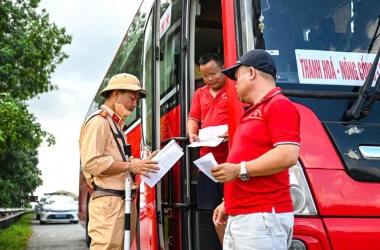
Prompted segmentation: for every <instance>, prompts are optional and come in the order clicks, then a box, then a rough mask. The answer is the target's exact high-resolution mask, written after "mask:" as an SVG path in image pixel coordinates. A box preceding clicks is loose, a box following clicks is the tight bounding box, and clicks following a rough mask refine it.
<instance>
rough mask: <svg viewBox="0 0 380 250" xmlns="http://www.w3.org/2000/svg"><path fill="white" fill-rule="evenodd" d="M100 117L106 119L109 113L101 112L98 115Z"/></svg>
mask: <svg viewBox="0 0 380 250" xmlns="http://www.w3.org/2000/svg"><path fill="white" fill-rule="evenodd" d="M98 115H100V116H102V117H104V118H106V117H107V112H106V111H104V110H100V111H99V113H98Z"/></svg>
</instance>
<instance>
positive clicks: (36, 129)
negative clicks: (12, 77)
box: [0, 93, 55, 207]
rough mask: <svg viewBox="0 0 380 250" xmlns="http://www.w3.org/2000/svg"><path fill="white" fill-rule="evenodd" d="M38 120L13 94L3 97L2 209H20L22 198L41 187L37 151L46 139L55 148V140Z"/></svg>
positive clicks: (0, 115) (0, 121) (0, 119)
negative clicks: (11, 207)
mask: <svg viewBox="0 0 380 250" xmlns="http://www.w3.org/2000/svg"><path fill="white" fill-rule="evenodd" d="M35 120H36V118H35V117H34V115H33V114H30V113H29V112H28V109H27V105H26V104H25V103H24V102H23V101H21V100H19V99H13V98H12V97H11V96H10V94H5V93H2V94H0V170H1V172H2V174H1V175H0V204H1V206H3V207H4V206H5V207H7V206H16V207H17V206H19V203H20V200H21V198H22V197H23V196H26V195H27V194H28V193H33V191H34V190H35V189H36V188H37V187H38V186H40V185H42V180H41V179H40V178H39V176H40V175H41V171H40V170H39V169H38V168H37V164H38V152H37V148H38V147H39V146H40V144H41V143H42V140H43V138H45V139H46V141H47V143H48V144H49V145H51V144H55V138H54V136H53V135H51V134H49V133H47V132H45V131H43V130H41V126H40V124H39V123H36V122H35ZM16 190H17V191H16Z"/></svg>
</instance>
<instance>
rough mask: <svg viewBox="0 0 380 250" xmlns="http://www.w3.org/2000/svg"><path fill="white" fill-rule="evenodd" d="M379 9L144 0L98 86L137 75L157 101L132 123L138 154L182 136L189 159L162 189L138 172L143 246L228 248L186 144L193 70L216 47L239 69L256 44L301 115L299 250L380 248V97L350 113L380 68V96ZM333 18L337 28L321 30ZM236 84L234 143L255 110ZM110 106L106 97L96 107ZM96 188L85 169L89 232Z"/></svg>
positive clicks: (145, 104)
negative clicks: (199, 200) (201, 198)
mask: <svg viewBox="0 0 380 250" xmlns="http://www.w3.org/2000/svg"><path fill="white" fill-rule="evenodd" d="M363 13H366V14H363ZM376 13H377V14H376ZM378 13H380V6H379V4H378V3H377V2H376V1H375V0H368V1H356V0H335V1H329V2H323V1H317V0H293V1H292V0H285V1H281V2H280V1H260V0H234V1H233V0H209V1H202V0H199V1H195V0H183V1H161V2H160V6H158V3H157V2H156V1H154V0H150V1H148V0H146V1H142V4H141V7H140V9H139V12H138V13H137V15H136V18H135V20H134V21H133V23H132V25H131V27H130V28H129V30H128V32H127V34H126V36H125V38H124V40H123V42H122V44H121V46H120V49H119V52H118V53H117V55H116V56H115V59H114V61H113V63H112V64H111V66H110V68H109V70H108V72H107V74H106V76H105V78H104V80H103V82H102V85H101V86H100V88H99V89H102V88H104V86H105V85H106V84H107V81H108V79H109V77H110V76H112V75H113V74H115V73H121V72H124V71H126V72H127V73H133V74H135V75H137V76H138V77H139V79H141V81H142V84H143V85H144V88H145V89H147V91H148V93H149V96H148V98H147V99H146V100H141V102H142V104H141V105H140V107H139V108H138V109H137V110H136V111H135V114H133V117H131V118H128V119H127V124H128V126H129V128H128V130H127V132H126V138H127V140H128V142H129V143H130V144H131V145H132V155H133V156H134V157H139V158H140V157H144V155H145V153H146V152H147V151H152V150H155V149H158V148H160V147H163V146H165V144H166V143H167V142H168V141H170V140H171V139H174V140H176V141H177V142H178V144H179V145H180V146H181V147H182V148H183V149H184V153H185V154H184V156H183V157H182V158H181V159H180V160H179V161H178V162H177V163H176V164H175V165H174V166H173V167H172V168H171V170H170V171H169V172H168V173H167V174H166V175H165V176H164V177H163V179H161V181H160V182H159V183H158V184H157V185H156V186H155V187H153V188H150V187H149V186H148V185H146V184H145V183H144V182H143V181H142V180H140V178H139V177H138V176H137V178H136V182H137V183H138V184H139V189H138V196H137V198H136V200H135V202H136V205H137V207H138V210H139V218H138V227H137V234H136V237H135V239H134V242H133V246H132V249H142V250H145V249H156V250H161V249H175V250H177V249H184V250H185V249H199V250H202V249H221V248H220V245H218V241H217V240H215V239H216V238H215V237H216V236H215V235H214V234H213V232H211V231H212V230H211V229H212V226H210V225H212V223H210V222H211V221H209V218H210V214H209V213H204V212H202V211H198V210H197V209H196V192H195V190H196V183H197V182H196V181H197V180H196V177H195V176H196V171H197V169H196V168H195V166H194V165H193V163H192V161H193V160H195V159H197V157H199V155H197V151H196V150H192V149H190V148H187V147H186V146H187V145H188V140H187V137H186V117H187V113H188V110H189V106H190V104H191V97H192V94H193V93H194V91H195V89H194V86H193V84H192V83H193V82H194V76H193V71H194V67H193V65H194V64H195V63H197V60H198V59H199V56H200V55H201V54H202V53H204V52H207V51H210V50H213V51H218V52H220V53H221V54H223V56H224V62H225V66H226V67H229V66H231V65H233V64H234V63H235V62H236V61H237V60H238V58H239V57H240V56H241V55H242V54H243V53H245V52H246V51H247V50H249V49H254V48H264V47H260V46H264V45H265V49H266V50H267V51H269V52H270V53H272V55H273V56H274V58H275V61H276V64H277V68H278V69H277V85H278V86H279V87H281V89H282V92H283V94H284V95H286V96H288V97H289V99H291V100H292V101H293V102H294V103H295V105H296V107H297V109H298V111H299V113H300V115H301V147H300V154H299V162H298V164H297V166H294V167H293V168H292V171H290V175H291V176H293V177H294V176H295V182H294V183H292V181H291V186H292V188H291V191H292V197H293V195H294V197H293V205H294V207H295V224H294V234H293V241H292V246H291V248H290V250H292V249H298V250H299V249H301V250H302V249H308V250H350V249H371V250H372V249H380V247H379V244H378V239H379V238H380V193H379V192H378V190H379V188H380V187H379V185H380V184H379V183H380V133H378V131H379V129H380V116H379V115H378V114H379V112H380V105H379V102H378V98H375V99H374V100H375V101H374V104H373V106H372V107H371V108H370V112H369V115H363V113H362V116H360V117H354V118H352V117H351V118H350V116H349V113H350V112H347V111H349V110H350V109H352V107H353V103H354V102H355V101H358V100H360V91H361V90H362V89H363V88H364V87H363V83H364V82H365V80H366V77H367V76H368V74H369V72H370V70H371V66H372V64H373V65H374V72H375V80H374V81H373V83H372V82H371V83H372V84H370V87H369V88H368V91H367V93H366V94H368V96H366V97H365V98H364V99H365V100H366V101H365V103H368V99H369V98H370V97H371V96H373V95H374V93H376V87H375V86H376V79H377V77H379V75H380V64H378V63H373V61H374V58H375V53H376V52H377V50H378V47H379V45H380V41H377V40H376V39H374V41H372V40H373V39H372V38H376V33H375V31H376V25H377V21H378V20H377V16H378ZM260 16H263V17H264V18H260ZM170 18H171V19H170ZM260 20H261V21H260ZM263 20H264V21H263ZM331 20H333V21H334V22H335V27H334V29H335V31H334V32H331V31H330V32H331V33H330V35H329V36H322V32H323V28H324V25H326V24H325V23H327V21H331ZM260 22H263V23H264V29H263V31H262V32H261V31H260V29H259V27H260V26H259V25H258V24H259V23H260ZM379 24H380V21H379ZM363 30H365V31H366V32H367V33H365V34H364V33H363V34H362V33H361V32H363ZM297 32H299V35H297V34H298V33H297ZM335 38H336V39H335ZM314 39H315V40H314ZM318 39H319V40H318ZM333 39H335V40H334V41H332V40H333ZM330 40H331V41H330ZM379 40H380V39H379ZM327 42H328V43H330V44H329V45H326V43H327ZM263 44H264V45H263ZM369 44H372V47H373V51H371V53H367V48H368V45H369ZM289 51H290V53H289ZM136 65H137V66H136ZM371 85H372V87H371ZM227 88H228V90H227V93H228V119H229V120H228V127H229V136H230V141H229V142H230V146H231V145H232V143H234V133H235V130H236V127H237V126H238V124H239V120H240V117H241V115H242V113H243V109H242V107H243V106H244V105H243V104H242V103H241V102H240V101H239V100H238V98H237V94H236V90H235V82H234V81H231V80H229V79H227ZM149 98H150V99H149ZM100 104H102V101H101V100H100V99H99V98H95V99H94V102H93V103H92V104H91V108H90V110H89V111H88V114H90V113H92V111H93V110H94V109H96V108H98V107H99V105H100ZM376 131H377V132H376ZM293 169H294V170H293ZM291 179H292V178H291ZM91 194H92V190H91V188H90V187H88V185H87V184H86V182H85V179H84V177H83V174H82V173H81V172H80V191H79V198H78V200H79V220H80V223H81V225H82V226H83V227H84V228H86V227H87V212H88V211H87V204H88V202H89V200H90V197H91ZM210 230H211V231H210ZM208 231H210V232H208ZM202 234H203V235H205V236H206V237H208V241H207V242H205V241H204V239H203V238H204V237H202ZM86 235H87V231H86Z"/></svg>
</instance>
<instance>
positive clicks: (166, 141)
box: [161, 137, 189, 146]
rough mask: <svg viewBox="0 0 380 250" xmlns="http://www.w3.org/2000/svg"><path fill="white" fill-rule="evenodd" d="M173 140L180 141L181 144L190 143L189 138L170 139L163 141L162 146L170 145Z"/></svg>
mask: <svg viewBox="0 0 380 250" xmlns="http://www.w3.org/2000/svg"><path fill="white" fill-rule="evenodd" d="M171 140H175V141H179V142H188V141H189V138H188V137H171V138H169V139H166V140H163V141H162V142H161V146H164V145H166V144H168V143H169V142H170V141H171Z"/></svg>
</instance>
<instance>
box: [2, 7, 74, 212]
mask: <svg viewBox="0 0 380 250" xmlns="http://www.w3.org/2000/svg"><path fill="white" fill-rule="evenodd" d="M39 2H40V0H1V2H0V206H1V207H14V206H19V205H20V200H21V198H24V197H25V196H27V195H28V194H29V193H33V192H34V190H35V189H36V188H37V187H38V186H40V185H42V180H41V178H40V176H41V171H40V170H39V169H38V168H37V164H38V151H37V149H38V147H39V146H40V145H41V143H42V141H43V140H46V142H47V143H48V145H54V144H55V138H54V136H53V135H52V134H50V133H48V132H46V131H44V130H42V128H41V125H40V124H39V123H37V122H36V118H35V117H34V115H33V114H31V113H29V111H28V107H27V105H26V104H25V100H28V99H31V98H33V97H35V96H37V95H38V94H41V93H44V92H48V91H51V90H54V89H57V86H56V85H54V84H53V83H52V82H51V81H50V75H51V74H52V73H53V72H54V70H55V68H56V67H57V65H58V64H60V63H62V61H63V60H64V59H65V58H68V55H67V54H65V53H64V52H63V51H62V48H63V46H64V45H66V44H70V43H71V40H72V37H71V36H69V35H67V34H66V31H65V29H64V28H61V29H60V28H58V27H57V26H56V25H55V23H51V22H49V15H48V14H47V13H46V10H44V9H43V10H42V11H41V13H38V12H37V7H38V4H39Z"/></svg>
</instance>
